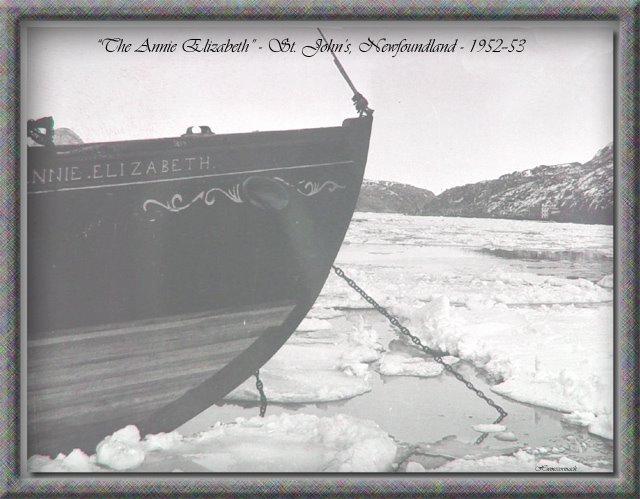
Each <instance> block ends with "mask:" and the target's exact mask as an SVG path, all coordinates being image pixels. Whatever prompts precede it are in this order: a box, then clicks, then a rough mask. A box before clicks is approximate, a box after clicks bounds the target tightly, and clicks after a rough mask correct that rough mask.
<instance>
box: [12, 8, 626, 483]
mask: <svg viewBox="0 0 640 499" xmlns="http://www.w3.org/2000/svg"><path fill="white" fill-rule="evenodd" d="M615 29H616V28H615V24H613V23H611V22H603V21H572V22H566V21H524V20H523V21H500V22H499V21H473V22H440V21H419V22H418V21H416V22H409V21H396V22H388V21H380V22H371V21H366V22H363V21H323V20H319V21H295V22H294V21H289V22H276V21H260V22H255V21H233V22H209V21H207V22H183V21H174V22H160V21H153V22H152V21H145V22H139V21H117V22H115V21H114V22H87V21H38V20H32V21H29V22H25V23H24V25H23V26H22V30H21V40H20V44H21V68H20V70H21V71H20V78H21V86H22V87H21V88H22V90H21V103H20V105H21V138H20V139H21V147H22V158H23V161H22V165H21V168H22V171H21V188H22V209H23V220H26V222H25V225H24V227H25V231H24V235H23V239H24V241H23V245H24V246H23V249H24V255H25V256H26V258H25V260H24V262H23V264H24V267H23V269H24V271H23V274H22V276H23V284H24V289H25V290H26V293H25V294H24V296H23V298H22V304H21V307H22V310H21V312H22V345H23V351H24V352H26V353H25V354H24V355H25V356H24V359H25V363H24V377H23V381H24V383H23V386H24V388H23V390H24V391H23V393H24V395H25V398H26V412H25V414H23V417H22V424H23V428H24V435H25V437H26V444H25V445H24V449H25V452H26V455H25V456H24V458H25V459H24V464H25V466H26V470H27V472H28V473H29V474H30V475H31V476H33V477H38V476H49V474H52V473H54V474H64V473H70V474H73V473H91V474H93V473H129V472H131V473H150V474H151V473H185V474H193V473H198V474H200V473H203V474H204V473H206V474H216V473H380V474H382V473H397V474H400V473H418V474H425V475H430V474H434V473H438V474H442V473H473V474H475V473H533V474H536V473H539V474H542V473H554V475H553V476H554V478H556V477H558V476H560V475H562V474H563V473H569V474H570V473H587V474H596V473H612V472H613V471H614V447H615V444H616V442H615V440H614V420H615V417H616V414H615V410H614V378H615V370H616V366H615V363H614V355H615V343H614V333H615V328H614V325H615V320H614V308H615V307H614V304H615V297H614V295H615V284H616V283H615V279H614V219H615V213H614V212H615V210H614V171H615V169H614V143H615V140H614V139H615V133H614V101H615V79H614V73H615V57H616V53H615V38H614V35H615Z"/></svg>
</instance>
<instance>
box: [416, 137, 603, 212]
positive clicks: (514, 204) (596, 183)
mask: <svg viewBox="0 0 640 499" xmlns="http://www.w3.org/2000/svg"><path fill="white" fill-rule="evenodd" d="M422 214H424V215H445V216H466V217H488V218H493V217H497V218H517V219H529V220H555V221H562V222H577V223H604V224H612V223H613V144H612V143H611V144H609V145H607V146H606V147H604V148H603V149H601V150H600V151H598V152H597V153H596V155H595V156H594V157H593V158H592V159H591V160H590V161H588V162H587V163H584V164H581V163H566V164H560V165H552V166H548V165H542V166H538V167H536V168H532V169H530V170H524V171H521V172H513V173H510V174H507V175H503V176H501V177H500V178H498V179H495V180H485V181H483V182H478V183H475V184H468V185H464V186H460V187H454V188H452V189H448V190H446V191H444V192H443V193H442V194H440V195H439V196H437V197H436V198H434V199H433V200H431V201H430V202H429V203H428V204H427V206H426V209H425V210H424V211H423V213H422Z"/></svg>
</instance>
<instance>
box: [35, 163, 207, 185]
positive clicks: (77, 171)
mask: <svg viewBox="0 0 640 499" xmlns="http://www.w3.org/2000/svg"><path fill="white" fill-rule="evenodd" d="M207 170H216V165H215V164H214V163H213V162H212V161H211V157H210V156H195V157H190V158H154V159H152V160H148V161H144V162H143V161H110V162H108V163H106V162H105V163H95V164H92V165H87V166H85V167H82V166H58V167H54V168H34V169H33V170H31V172H30V173H29V175H28V177H27V184H29V185H48V184H60V183H62V184H69V183H75V182H77V181H79V180H84V181H87V180H89V181H90V180H101V179H116V178H117V179H122V180H126V179H128V178H132V177H145V178H148V177H151V178H153V177H156V178H163V177H165V178H166V177H167V176H172V175H174V174H178V173H180V172H187V171H189V172H190V171H194V172H198V171H200V172H204V171H207Z"/></svg>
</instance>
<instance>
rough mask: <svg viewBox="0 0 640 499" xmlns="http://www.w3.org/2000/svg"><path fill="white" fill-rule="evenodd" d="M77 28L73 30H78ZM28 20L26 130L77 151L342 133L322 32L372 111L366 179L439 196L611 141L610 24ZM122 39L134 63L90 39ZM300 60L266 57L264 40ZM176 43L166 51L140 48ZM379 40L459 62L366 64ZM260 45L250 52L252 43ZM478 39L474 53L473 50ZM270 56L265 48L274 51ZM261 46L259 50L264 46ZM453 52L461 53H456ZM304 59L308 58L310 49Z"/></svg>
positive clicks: (426, 57)
mask: <svg viewBox="0 0 640 499" xmlns="http://www.w3.org/2000/svg"><path fill="white" fill-rule="evenodd" d="M74 26H75V27H74ZM78 26H79V25H78V24H76V25H74V24H73V23H70V22H63V23H62V22H61V23H58V24H56V23H52V22H49V23H47V24H46V25H45V24H33V25H31V27H30V28H29V29H28V31H27V33H28V35H27V37H26V39H23V40H24V41H26V50H24V47H25V46H24V42H23V52H22V53H23V54H26V58H25V60H24V61H23V67H22V69H23V73H22V74H23V76H26V87H24V91H23V94H22V95H23V97H24V98H23V106H24V107H23V110H24V113H23V116H24V118H25V119H26V118H38V117H42V116H50V115H51V116H53V117H54V119H55V122H56V127H67V128H71V129H73V130H74V131H75V132H76V133H77V134H78V135H80V137H81V138H82V139H83V140H84V141H85V142H95V141H109V140H125V139H137V138H155V137H167V136H177V135H180V134H182V133H184V131H185V130H186V128H187V127H188V126H191V125H204V124H206V125H209V126H211V128H212V129H213V130H214V131H215V132H216V133H225V132H243V131H253V130H273V129H288V128H309V127H315V126H333V125H338V124H340V123H341V122H342V120H343V119H344V118H346V117H350V116H353V115H354V114H355V111H354V110H353V108H352V104H351V91H350V90H349V88H348V86H347V84H346V83H345V82H344V80H343V79H342V77H341V76H340V74H339V73H338V71H337V69H336V68H335V66H334V65H333V62H332V58H331V57H330V55H328V54H326V53H318V54H316V55H314V56H312V57H305V56H304V55H303V53H302V49H303V47H305V46H308V45H315V43H316V40H317V39H318V37H319V35H318V33H317V31H316V30H315V28H316V26H319V27H320V28H321V29H323V31H324V32H325V35H326V36H327V38H330V39H333V41H334V42H336V43H339V42H343V43H347V41H348V43H350V44H351V53H344V54H339V57H340V59H341V61H342V63H343V65H344V67H345V69H346V71H347V72H348V73H349V75H350V76H351V79H352V80H353V82H354V84H355V85H356V87H357V88H358V90H360V92H362V93H363V94H364V95H365V96H366V97H367V99H368V100H369V103H370V106H371V107H372V108H374V109H375V115H374V118H375V119H374V128H373V134H372V139H371V147H370V153H369V162H368V166H367V172H366V174H365V176H366V177H367V178H373V179H386V180H395V181H399V182H405V183H409V184H413V185H416V186H419V187H423V188H426V189H430V190H432V191H434V192H435V193H436V194H437V193H440V192H442V191H443V190H444V189H447V188H449V187H454V186H456V185H462V184H466V183H470V182H476V181H479V180H485V179H491V178H496V177H498V176H500V175H502V174H504V173H510V172H512V171H515V170H524V169H527V168H531V167H534V166H537V165H540V164H556V163H565V162H572V161H580V162H585V161H587V160H589V159H590V158H591V157H592V156H593V155H594V154H595V152H596V151H597V150H598V149H600V148H602V147H604V146H605V145H606V144H607V143H609V142H610V141H612V140H613V122H614V120H613V82H614V79H613V28H612V25H606V24H603V23H598V24H595V23H586V22H585V23H579V22H564V23H552V22H545V23H541V22H528V23H525V22H519V23H515V22H511V23H498V22H491V23H484V24H483V23H477V22H476V23H451V22H441V23H435V22H429V23H426V22H413V23H407V22H403V23H398V22H393V23H392V22H388V23H382V24H380V23H378V24H372V23H369V24H365V23H354V22H351V23H342V22H340V23H338V22H313V23H308V22H307V23H296V24H291V23H289V24H278V25H276V24H268V23H265V22H259V23H251V24H250V23H234V24H231V23H205V22H191V23H175V22H174V23H171V24H170V26H167V23H164V25H161V24H154V23H142V24H141V23H136V24H133V23H114V22H108V23H107V22H103V23H98V24H95V23H94V24H88V23H84V24H83V27H81V28H80V27H78ZM116 37H120V38H123V39H124V41H125V42H126V43H130V44H131V46H132V48H131V49H130V51H129V52H113V53H109V52H107V50H106V49H105V47H104V45H103V44H100V43H99V42H98V40H100V39H105V38H116ZM286 37H288V38H289V40H290V41H292V42H293V41H295V42H296V46H295V50H296V51H295V52H294V53H274V52H271V51H270V50H269V41H270V40H271V39H273V38H278V39H281V40H282V39H284V38H286ZM147 38H148V39H149V43H175V44H176V45H177V49H176V51H175V52H174V53H160V54H151V53H148V52H138V53H136V52H134V50H135V49H136V48H138V47H139V46H140V45H141V44H142V43H143V42H144V41H145V39H147ZM192 38H200V39H201V42H200V43H201V45H204V43H205V42H206V40H207V39H210V40H211V41H212V42H224V41H226V40H227V38H231V40H232V41H233V42H238V41H242V40H244V39H245V38H247V39H248V41H249V43H250V49H249V52H248V53H241V54H220V53H203V52H200V53H198V52H191V53H186V52H184V51H183V50H182V44H183V42H184V41H186V40H188V39H192ZM367 38H371V39H372V40H375V41H378V40H379V39H381V38H386V39H387V42H399V41H400V40H402V39H403V38H404V39H406V41H407V42H409V43H419V42H422V43H427V42H428V41H429V39H431V38H434V39H435V40H436V42H437V43H452V42H454V41H455V40H456V39H457V40H458V42H457V47H458V49H457V50H456V51H455V52H454V53H444V54H438V53H427V54H425V53H423V54H420V53H413V54H411V53H399V54H397V56H396V57H393V56H392V54H390V53H375V52H373V50H370V51H369V52H366V53H364V52H361V51H360V49H359V46H360V43H361V42H366V41H367ZM491 38H494V39H497V38H502V39H504V40H505V42H506V43H511V41H512V40H513V39H517V40H523V39H524V40H526V42H525V43H524V50H523V51H522V52H519V53H516V52H515V51H514V52H512V53H508V52H507V51H502V52H501V53H482V52H480V53H478V52H473V53H471V52H470V48H471V46H472V45H473V40H474V39H475V40H478V41H479V40H481V39H491ZM253 39H255V40H256V42H255V43H253V42H252V40H253ZM477 44H478V42H476V47H477V46H478V45H477ZM272 46H273V42H272ZM258 47H263V48H262V49H259V48H258ZM460 47H464V49H461V48H460ZM306 53H309V51H308V50H307V51H306Z"/></svg>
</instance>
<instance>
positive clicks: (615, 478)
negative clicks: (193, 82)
mask: <svg viewBox="0 0 640 499" xmlns="http://www.w3.org/2000/svg"><path fill="white" fill-rule="evenodd" d="M122 5H123V6H118V4H116V5H115V6H112V4H111V3H109V2H104V1H99V2H90V1H88V0H80V1H76V2H69V1H54V2H49V3H48V5H47V6H42V5H40V4H38V3H36V2H26V1H17V2H14V3H13V5H12V6H5V7H1V8H0V19H1V21H2V27H3V29H2V30H0V47H1V48H0V61H1V64H0V67H2V69H3V71H2V72H0V81H1V82H2V85H1V86H0V92H1V95H0V97H1V98H0V103H1V104H0V106H2V113H0V117H1V118H2V129H1V131H0V134H1V137H2V149H1V152H0V172H1V177H0V192H1V199H2V203H1V205H0V206H1V208H0V215H1V216H0V220H1V221H2V231H3V237H2V248H1V250H0V275H1V276H2V280H1V285H0V290H1V291H0V299H1V303H2V307H1V309H0V310H1V316H2V331H3V333H5V334H3V335H2V338H1V340H0V359H1V360H2V362H1V364H0V365H1V366H2V367H1V368H0V386H2V387H3V391H2V393H3V396H2V407H1V410H0V434H1V435H2V436H3V438H2V443H1V444H0V460H1V463H2V469H3V477H2V478H3V480H2V483H1V485H0V492H1V493H2V494H3V495H7V496H12V497H13V496H16V497H30V496H34V497H43V496H48V495H52V496H65V497H75V496H80V497H87V496H90V495H114V496H116V495H134V494H135V495H158V496H167V495H170V494H171V495H184V496H189V497H192V496H217V495H227V496H228V495H236V494H237V495H243V496H244V495H247V496H255V495H282V494H303V495H314V496H320V495H330V496H336V495H349V496H352V495H380V496H383V497H386V496H391V495H393V496H395V495H417V494H420V495H431V494H433V495H453V494H455V495H462V494H465V495H466V494H468V495H471V496H480V495H482V496H486V495H499V496H506V495H511V494H518V495H520V494H523V493H529V494H532V495H534V494H544V495H551V494H563V495H564V494H570V495H578V494H580V495H594V496H603V495H614V496H621V497H627V496H629V497H632V496H636V497H637V495H638V494H639V487H638V481H637V480H638V479H637V475H638V468H637V466H638V464H637V463H638V462H639V460H640V455H639V452H638V450H639V449H638V446H639V444H638V441H639V437H638V434H637V425H638V421H637V417H638V412H637V404H638V401H637V394H638V379H639V375H640V373H639V372H638V355H639V351H638V348H637V336H635V335H636V333H637V322H638V320H637V316H638V310H637V308H638V290H637V283H636V281H635V275H634V265H633V262H634V261H635V257H636V256H637V254H638V238H637V235H638V234H637V222H638V213H637V210H638V199H637V197H636V196H637V194H636V193H637V189H638V178H637V175H638V173H637V172H638V171H639V170H638V167H640V164H639V154H640V153H639V143H638V139H637V137H638V136H640V130H639V128H640V126H639V119H638V116H639V100H640V97H639V95H640V88H639V83H638V77H637V75H638V74H639V73H640V62H639V60H640V59H639V54H640V39H639V34H640V5H639V4H638V2H637V1H618V2H616V1H614V2H594V3H591V4H589V3H585V4H584V5H583V4H576V3H575V2H568V1H558V2H554V3H553V5H549V4H547V5H546V6H539V5H538V4H537V3H536V2H521V3H518V4H516V5H515V6H514V5H513V4H510V3H507V2H504V3H501V4H498V5H496V4H494V3H492V4H491V5H490V6H488V7H478V6H476V5H475V4H474V3H472V2H465V3H460V2H452V1H447V2H441V3H438V5H437V6H433V5H428V4H425V5H419V4H417V3H416V2H410V1H401V2H383V1H377V2H372V3H366V4H359V3H356V2H348V3H345V2H319V3H308V2H301V1H295V2H286V3H282V4H280V3H277V2H273V3H268V4H266V5H260V4H259V3H257V2H255V3H254V2H220V3H218V4H217V5H215V6H205V5H197V3H196V4H195V5H184V4H182V2H177V1H166V2H161V1H156V2H150V3H144V4H141V5H140V6H131V5H129V4H124V3H123V4H122ZM34 19H41V20H54V19H67V20H93V21H95V20H104V21H107V20H138V21H141V20H194V21H197V20H215V19H225V20H232V19H233V20H241V19H251V20H310V19H322V20H331V19H354V20H356V19H357V20H374V19H375V20H443V21H444V20H457V21H461V20H475V21H478V20H532V21H533V20H582V21H599V20H609V21H616V22H617V23H618V35H617V39H616V51H617V66H616V70H617V75H616V90H617V94H616V129H615V139H614V144H615V151H616V153H615V164H616V178H615V185H616V212H617V213H616V225H615V227H614V233H615V237H616V266H615V267H616V268H615V275H616V280H617V289H616V296H615V301H614V307H615V312H616V332H617V334H616V346H617V348H616V353H615V355H614V361H615V362H616V365H617V366H618V375H617V379H616V395H617V400H616V412H617V427H616V428H615V440H614V442H615V453H616V469H615V471H614V473H613V474H612V475H611V474H580V475H570V476H568V475H563V476H560V475H552V474H536V475H535V476H534V475H532V474H527V475H518V474H446V475H445V474H435V473H430V474H428V475H415V474H405V475H400V474H393V475H391V474H388V475H385V474H368V475H367V474H335V475H330V474H327V475H324V474H229V475H215V474H212V475H189V474H184V475H182V474H180V475H177V474H171V475H133V474H126V475H123V474H116V473H114V474H109V475H108V476H99V475H91V476H87V475H84V474H83V475H77V474H70V475H65V476H60V475H58V476H51V475H49V476H46V477H43V478H33V477H29V476H26V475H22V474H21V469H20V463H21V457H20V436H21V429H20V413H21V411H22V410H24V405H25V404H24V401H21V400H20V397H19V393H20V392H19V388H20V355H21V353H20V348H19V345H20V285H19V279H20V237H19V236H20V216H19V215H20V185H19V176H20V169H19V162H20V153H19V151H20V147H19V145H20V140H21V139H20V135H19V131H20V126H19V122H20V120H19V118H20V115H19V108H20V107H19V106H20V93H19V89H20V74H19V64H20V44H19V37H20V26H21V23H22V22H24V21H27V20H34Z"/></svg>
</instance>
